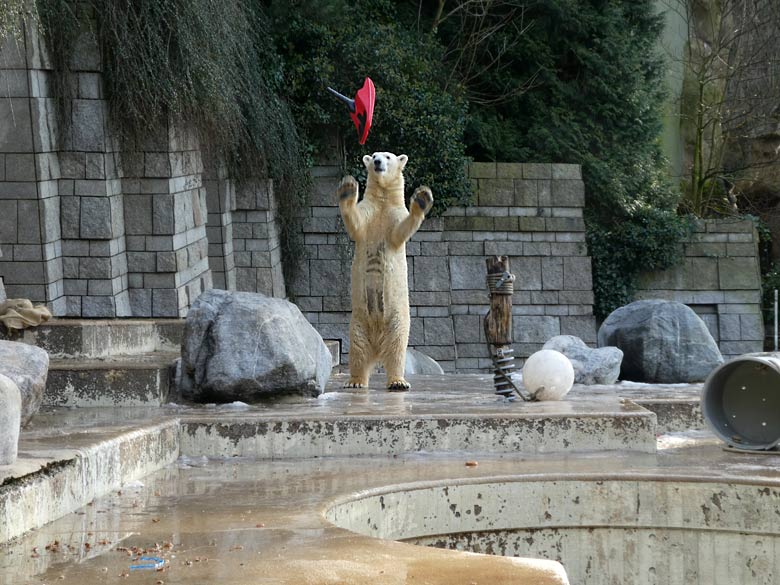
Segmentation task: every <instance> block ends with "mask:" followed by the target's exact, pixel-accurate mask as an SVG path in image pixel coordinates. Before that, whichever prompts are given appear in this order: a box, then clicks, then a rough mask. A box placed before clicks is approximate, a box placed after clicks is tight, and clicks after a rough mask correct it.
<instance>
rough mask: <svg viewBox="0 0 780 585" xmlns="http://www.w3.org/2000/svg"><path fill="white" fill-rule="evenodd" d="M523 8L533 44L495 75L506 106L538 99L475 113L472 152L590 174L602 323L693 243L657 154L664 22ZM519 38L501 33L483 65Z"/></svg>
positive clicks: (614, 4)
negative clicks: (685, 243) (685, 240)
mask: <svg viewBox="0 0 780 585" xmlns="http://www.w3.org/2000/svg"><path fill="white" fill-rule="evenodd" d="M509 4H510V6H511V5H512V4H513V3H509ZM524 4H525V11H524V13H523V19H524V22H525V23H526V26H525V28H524V32H523V34H522V36H521V37H520V40H519V42H517V43H515V44H514V46H512V48H511V50H510V51H509V53H510V54H508V55H505V56H504V59H505V60H507V61H510V62H511V63H512V65H511V67H506V68H502V69H500V70H496V71H494V72H493V73H492V74H491V75H492V85H493V87H494V93H495V94H496V95H500V93H501V92H502V91H505V88H506V87H507V86H509V87H517V86H525V87H530V89H529V90H528V91H526V92H525V93H523V94H522V95H520V96H515V97H513V98H512V99H507V100H503V101H500V100H499V101H497V102H493V103H487V104H479V103H472V104H471V109H470V116H469V123H468V127H467V135H466V141H467V144H468V150H467V152H468V154H470V155H472V156H473V157H474V158H475V159H476V160H497V161H543V162H550V161H551V162H574V163H580V164H582V168H583V174H584V179H585V186H586V189H587V221H588V244H589V250H590V253H591V255H592V257H593V263H594V289H595V294H596V312H597V314H598V315H599V316H601V317H603V316H605V315H606V314H607V313H609V311H611V310H612V309H614V308H616V307H617V306H620V305H622V304H625V303H626V302H628V301H630V300H631V296H632V293H633V290H634V287H635V279H636V276H637V275H638V273H639V272H640V271H642V270H652V269H662V268H666V267H669V266H671V265H673V264H674V263H675V262H676V261H677V260H678V259H679V257H680V251H681V250H680V246H679V242H680V239H681V237H683V236H684V235H685V234H686V229H685V222H684V221H683V220H681V219H680V218H678V216H677V214H676V213H675V210H676V207H677V202H678V194H677V192H676V189H674V188H673V187H672V186H671V185H670V184H669V183H668V182H667V181H666V179H665V164H664V161H663V159H662V157H661V154H660V146H659V142H658V137H659V135H660V131H661V115H660V112H661V106H662V104H663V99H664V93H663V89H664V80H663V74H664V63H663V59H662V58H661V56H660V54H659V51H658V46H659V45H658V43H659V36H660V33H661V30H662V16H660V15H659V14H658V13H657V11H656V6H655V2H653V1H652V0H632V1H630V2H626V1H616V0H528V1H527V2H525V3H524ZM506 9H507V10H508V9H509V7H507V8H506ZM445 24H446V23H445ZM457 30H458V29H457V28H454V29H452V30H450V29H448V28H447V27H446V26H445V25H443V26H441V27H440V28H439V33H438V34H439V35H440V36H441V37H442V38H443V41H444V42H447V43H449V42H451V39H450V38H449V36H448V35H453V34H456V33H457ZM513 34H514V31H513V29H504V30H502V31H499V32H497V33H496V34H495V35H494V37H495V38H493V39H492V40H491V45H492V48H489V50H485V51H484V55H485V56H484V59H485V60H487V59H489V58H490V56H491V55H494V54H496V52H497V51H498V50H499V47H501V46H506V45H508V44H509V43H510V42H511V40H512V38H510V37H511V35H513ZM490 79H491V77H490V76H488V77H487V80H488V81H490Z"/></svg>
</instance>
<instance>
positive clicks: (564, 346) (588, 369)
mask: <svg viewBox="0 0 780 585" xmlns="http://www.w3.org/2000/svg"><path fill="white" fill-rule="evenodd" d="M542 349H554V350H555V351H559V352H561V353H562V354H563V355H565V356H566V357H567V358H569V361H570V362H571V365H572V366H573V367H574V383H575V384H585V385H591V384H614V383H615V382H617V379H618V377H619V376H620V363H621V362H622V361H623V352H622V351H620V349H618V348H617V347H599V348H597V349H593V348H590V347H588V346H587V345H586V344H585V342H584V341H582V339H580V338H579V337H576V336H574V335H557V336H555V337H553V338H552V339H550V340H549V341H548V342H547V343H545V344H544V347H543V348H542Z"/></svg>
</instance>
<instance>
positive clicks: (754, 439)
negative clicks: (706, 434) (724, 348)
mask: <svg viewBox="0 0 780 585" xmlns="http://www.w3.org/2000/svg"><path fill="white" fill-rule="evenodd" d="M701 410H702V414H703V415H704V419H705V420H706V421H707V423H708V424H709V426H710V428H711V429H712V431H713V432H714V433H715V434H716V435H718V437H720V438H721V439H723V440H724V441H725V442H726V443H728V444H729V445H730V446H732V447H733V448H735V449H743V450H754V451H756V450H767V449H772V448H774V447H775V446H776V445H777V444H778V442H780V353H756V354H747V355H744V356H740V357H738V358H735V359H733V360H731V361H730V362H727V363H725V364H723V365H722V366H719V367H718V368H716V369H715V370H713V372H712V373H711V374H710V375H709V377H708V378H707V381H706V382H705V383H704V389H703V390H702V395H701Z"/></svg>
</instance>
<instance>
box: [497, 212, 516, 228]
mask: <svg viewBox="0 0 780 585" xmlns="http://www.w3.org/2000/svg"><path fill="white" fill-rule="evenodd" d="M510 209H511V208H510ZM493 225H494V227H495V229H496V231H499V232H516V231H517V229H518V221H517V218H516V217H496V218H493Z"/></svg>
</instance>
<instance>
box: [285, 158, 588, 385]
mask: <svg viewBox="0 0 780 585" xmlns="http://www.w3.org/2000/svg"><path fill="white" fill-rule="evenodd" d="M412 162H413V161H412ZM469 173H470V177H471V178H472V180H473V181H474V183H475V187H476V191H477V199H476V205H475V206H473V207H468V208H463V207H458V208H452V209H449V210H448V211H447V213H446V214H445V216H444V217H439V218H428V219H426V220H425V222H424V223H423V226H422V228H421V229H420V231H419V232H418V233H417V234H416V235H415V237H414V238H412V240H411V241H410V242H409V243H408V244H407V262H408V267H409V275H408V279H409V293H410V304H411V315H412V324H411V325H412V326H411V335H410V339H409V344H410V345H411V346H413V347H415V348H417V349H419V350H421V351H423V352H424V353H426V354H428V355H430V356H431V357H433V358H434V359H436V360H438V361H439V363H441V365H442V367H443V368H444V369H445V370H448V371H453V370H458V371H464V372H467V371H478V370H484V369H485V368H487V367H488V366H489V364H490V363H491V362H490V359H489V356H488V350H487V346H486V344H485V338H484V333H483V329H482V317H483V315H484V314H485V313H486V312H487V310H488V307H489V299H488V294H487V289H486V286H485V257H486V256H488V255H494V254H496V255H508V256H510V267H511V270H512V272H513V273H514V274H515V275H516V276H517V280H516V281H515V294H514V299H513V300H514V308H513V310H514V316H513V328H514V340H515V344H514V347H515V351H516V353H517V355H519V356H528V355H530V354H531V353H532V352H533V351H536V350H537V349H539V348H540V347H541V346H542V344H543V343H544V342H545V341H547V340H548V339H549V338H550V337H552V336H554V335H559V334H572V335H578V336H580V337H582V338H583V339H584V340H585V341H587V342H591V343H593V342H595V334H596V328H595V322H594V318H593V290H592V289H593V287H592V282H591V262H590V257H589V256H588V253H587V249H586V245H585V224H584V222H583V219H582V208H583V205H584V185H583V182H582V177H581V174H580V168H579V166H577V165H565V164H519V163H518V164H508V163H507V164H495V163H473V164H472V165H471V167H470V169H469ZM314 174H315V193H314V195H313V201H312V206H311V208H310V209H309V210H308V217H306V219H305V227H304V232H305V233H304V238H305V244H306V249H307V258H306V259H304V260H303V266H302V270H301V274H300V277H299V278H298V279H297V280H296V282H294V283H292V284H291V286H290V287H289V292H290V293H291V294H292V295H293V296H294V298H295V301H296V302H297V303H298V304H299V306H300V307H301V309H302V310H303V311H304V312H305V313H306V315H307V317H308V318H309V320H310V321H311V322H312V323H313V324H314V325H315V327H317V328H318V330H319V331H320V333H321V334H322V336H323V337H324V338H326V339H338V340H340V341H341V351H342V354H343V355H342V358H343V359H344V360H347V359H348V355H347V353H348V351H349V339H348V329H349V316H350V314H349V310H350V292H349V288H350V285H349V283H350V266H351V262H352V244H351V243H350V241H349V239H348V237H347V236H346V233H345V231H344V227H343V225H342V223H341V220H340V218H339V210H338V206H337V205H336V197H335V190H336V185H337V183H338V181H339V180H340V176H339V172H338V169H337V168H336V167H318V168H316V169H315V172H314ZM434 197H436V194H435V193H434ZM521 361H522V360H521Z"/></svg>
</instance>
